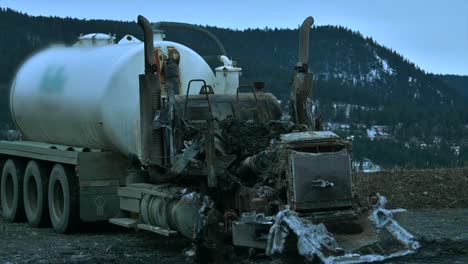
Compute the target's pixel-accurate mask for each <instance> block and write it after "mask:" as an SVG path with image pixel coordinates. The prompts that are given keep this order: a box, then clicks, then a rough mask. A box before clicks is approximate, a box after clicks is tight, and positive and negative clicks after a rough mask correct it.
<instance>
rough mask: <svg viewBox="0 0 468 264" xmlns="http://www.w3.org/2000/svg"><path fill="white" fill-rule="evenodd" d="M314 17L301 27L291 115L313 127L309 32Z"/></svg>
mask: <svg viewBox="0 0 468 264" xmlns="http://www.w3.org/2000/svg"><path fill="white" fill-rule="evenodd" d="M313 24H314V18H313V17H308V18H306V19H305V20H304V22H303V23H302V26H301V28H300V29H299V56H298V62H297V64H296V66H295V67H294V78H293V84H292V91H291V99H290V109H289V112H290V116H291V117H292V119H293V121H294V122H295V123H297V124H303V125H306V126H308V127H309V128H312V124H313V120H312V118H313V117H312V80H313V78H312V73H310V70H309V33H310V27H311V26H312V25H313Z"/></svg>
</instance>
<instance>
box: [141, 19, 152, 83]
mask: <svg viewBox="0 0 468 264" xmlns="http://www.w3.org/2000/svg"><path fill="white" fill-rule="evenodd" d="M137 21H138V25H140V27H141V29H142V30H143V38H144V45H145V74H154V73H155V72H156V67H155V63H154V43H153V28H152V27H151V23H150V22H149V21H148V19H146V17H144V16H138V19H137Z"/></svg>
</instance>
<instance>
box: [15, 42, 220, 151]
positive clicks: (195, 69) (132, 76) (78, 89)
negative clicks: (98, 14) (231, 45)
mask: <svg viewBox="0 0 468 264" xmlns="http://www.w3.org/2000/svg"><path fill="white" fill-rule="evenodd" d="M130 37H131V36H130ZM130 37H129V36H128V35H127V36H126V37H125V38H124V39H122V40H121V41H119V42H118V44H112V43H110V44H108V45H100V46H91V47H89V46H82V45H75V46H73V47H63V46H62V47H57V46H55V47H50V48H48V49H46V50H44V51H41V52H39V53H37V54H36V55H34V56H32V57H31V58H29V59H28V60H27V61H26V62H25V63H24V64H23V65H22V67H21V68H20V69H19V71H18V72H17V74H16V77H15V80H14V82H13V84H12V87H11V94H10V105H11V113H12V117H13V119H14V121H15V122H16V125H17V127H18V128H19V130H20V131H21V133H22V135H23V139H24V140H29V141H40V142H46V143H51V144H61V145H69V146H76V147H86V148H97V149H103V150H112V151H117V152H120V153H122V154H124V155H127V154H128V153H133V154H137V155H139V154H140V152H141V150H140V146H139V144H140V125H139V79H138V76H139V74H142V73H143V72H144V51H143V43H142V42H141V41H139V40H136V39H135V38H132V39H131V41H129V38H130ZM154 47H155V51H157V52H155V54H157V55H156V56H158V58H156V60H158V59H159V60H160V61H161V60H162V59H161V58H163V57H164V56H165V55H167V54H168V52H169V50H170V52H174V50H175V52H176V53H177V55H178V63H179V70H180V90H179V93H180V94H184V93H185V92H186V89H187V85H188V82H189V81H190V80H192V79H204V80H205V81H206V82H207V84H209V85H214V80H215V76H214V74H213V71H212V70H211V69H210V67H209V66H208V64H207V63H206V62H205V61H204V60H203V58H202V57H201V56H200V55H198V54H197V53H196V52H195V51H193V50H191V49H190V48H188V47H186V46H183V45H181V44H178V43H174V42H170V41H161V40H159V41H155V42H154ZM190 93H198V91H196V89H193V91H190Z"/></svg>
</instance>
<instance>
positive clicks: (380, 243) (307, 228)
mask: <svg viewBox="0 0 468 264" xmlns="http://www.w3.org/2000/svg"><path fill="white" fill-rule="evenodd" d="M378 199H379V200H378V202H377V204H376V205H375V206H374V208H373V210H372V211H371V213H370V214H369V215H367V216H365V217H362V218H361V219H360V223H361V225H362V226H363V228H364V231H363V232H361V233H359V234H349V235H348V234H337V235H336V236H334V235H332V234H331V233H330V232H329V231H328V230H327V228H326V227H325V225H323V224H314V223H312V222H311V221H309V220H307V219H306V218H302V217H299V216H298V215H297V214H296V213H295V212H294V211H291V210H290V209H286V210H283V211H281V212H279V213H278V214H277V215H276V217H275V223H274V224H273V226H272V227H271V228H270V232H269V235H268V242H267V248H266V253H267V255H274V254H278V253H283V251H284V250H285V244H286V239H287V237H288V236H289V234H290V233H292V234H294V235H295V236H296V237H297V250H298V253H299V254H300V255H301V256H304V257H305V258H306V259H307V260H309V261H312V260H314V259H319V260H320V261H321V262H322V263H325V264H333V263H346V264H348V263H365V262H375V261H383V260H386V259H389V258H394V257H401V256H405V255H407V254H411V253H414V252H415V251H416V250H417V249H418V248H419V247H420V245H419V243H418V242H417V241H416V240H415V238H414V237H413V236H412V235H411V234H410V233H409V232H408V231H406V230H405V229H404V228H402V227H401V226H400V225H399V224H398V223H397V221H395V220H394V219H393V213H394V212H401V211H403V210H402V209H397V210H388V209H385V208H384V206H385V204H386V199H385V197H383V196H380V195H378Z"/></svg>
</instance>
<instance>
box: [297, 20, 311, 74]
mask: <svg viewBox="0 0 468 264" xmlns="http://www.w3.org/2000/svg"><path fill="white" fill-rule="evenodd" d="M313 24H314V18H313V17H311V16H310V17H308V18H306V19H305V20H304V22H303V23H302V26H301V28H300V29H299V61H298V64H300V65H307V66H308V65H309V33H310V27H312V25H313Z"/></svg>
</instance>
